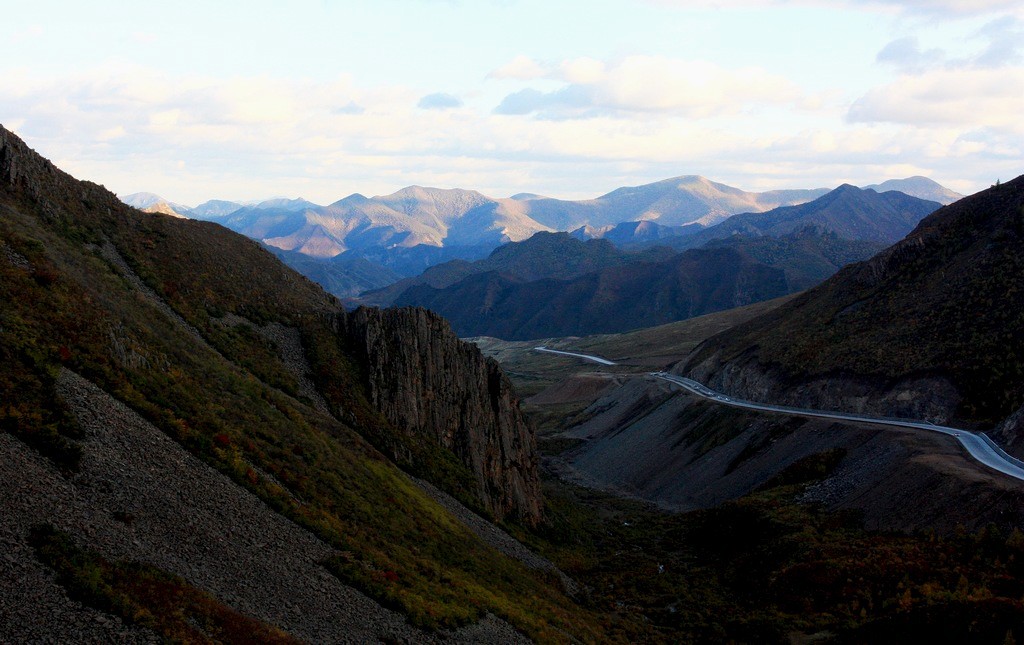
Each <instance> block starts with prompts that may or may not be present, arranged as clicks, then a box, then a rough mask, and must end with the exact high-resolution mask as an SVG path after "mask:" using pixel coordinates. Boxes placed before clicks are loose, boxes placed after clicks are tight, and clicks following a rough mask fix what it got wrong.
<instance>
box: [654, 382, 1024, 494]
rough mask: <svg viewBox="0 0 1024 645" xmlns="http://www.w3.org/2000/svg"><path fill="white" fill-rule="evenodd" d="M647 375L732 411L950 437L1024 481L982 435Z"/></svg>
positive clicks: (1022, 467) (1015, 463)
mask: <svg viewBox="0 0 1024 645" xmlns="http://www.w3.org/2000/svg"><path fill="white" fill-rule="evenodd" d="M651 376H654V377H657V378H660V379H663V380H665V381H668V382H669V383H673V384H675V385H679V386H682V387H684V388H686V389H687V390H689V391H690V392H693V393H694V394H696V395H698V396H702V397H704V398H706V399H710V400H712V401H716V402H718V403H721V404H723V405H730V406H732V407H734V408H746V409H749V410H762V411H765V412H782V413H785V414H795V415H799V416H802V417H820V418H822V419H837V420H839V421H856V422H858V423H875V424H879V425H886V426H898V427H901V428H913V429H915V430H925V431H928V432H938V433H940V434H945V435H949V436H951V437H953V438H954V439H956V440H957V441H959V442H960V445H962V446H963V447H964V449H965V450H967V453H968V454H969V455H970V456H971V457H973V458H974V459H975V460H976V461H978V462H980V463H982V464H984V465H986V466H988V467H989V468H991V469H993V470H997V471H999V472H1001V473H1003V474H1004V475H1009V476H1010V477H1013V478H1014V479H1019V480H1021V481H1024V462H1022V461H1021V460H1019V459H1015V458H1013V457H1011V456H1010V455H1008V454H1006V453H1005V452H1003V450H1002V449H1001V448H999V446H997V445H996V444H995V442H993V441H992V440H991V439H989V438H988V436H987V435H985V434H984V433H977V434H975V433H973V432H970V431H968V430H961V429H959V428H950V427H948V426H939V425H935V424H933V423H929V422H927V421H911V420H906V419H885V418H882V417H868V416H862V415H859V414H845V413H842V412H825V411H821V410H807V409H803V408H791V407H786V406H781V405H767V404H764V403H754V402H752V401H744V400H742V399H735V398H731V397H729V396H726V395H725V394H722V393H721V392H716V391H715V390H712V389H711V388H709V387H706V386H704V385H702V384H701V383H698V382H697V381H694V380H693V379H688V378H685V377H682V376H677V375H675V374H669V373H667V372H651Z"/></svg>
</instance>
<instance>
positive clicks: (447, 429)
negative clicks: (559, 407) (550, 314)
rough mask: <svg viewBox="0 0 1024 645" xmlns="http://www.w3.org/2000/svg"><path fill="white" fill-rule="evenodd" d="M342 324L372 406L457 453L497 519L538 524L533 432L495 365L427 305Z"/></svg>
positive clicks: (364, 314) (361, 314) (372, 312)
mask: <svg viewBox="0 0 1024 645" xmlns="http://www.w3.org/2000/svg"><path fill="white" fill-rule="evenodd" d="M343 321H344V322H343V323H342V329H341V330H340V331H341V333H342V334H343V335H344V336H345V337H346V340H347V341H348V343H349V346H350V347H351V348H352V351H353V352H354V353H356V354H357V358H358V360H359V362H360V363H361V364H364V365H366V366H367V372H366V385H367V387H368V390H369V394H370V399H371V402H372V404H373V406H374V407H375V408H376V409H377V410H378V411H380V412H381V413H382V414H383V415H384V416H385V417H386V418H387V419H388V420H389V421H390V422H391V423H392V424H394V425H395V426H396V427H397V428H399V429H400V430H401V431H402V432H405V433H409V434H419V435H426V436H429V437H431V438H433V440H434V441H436V442H437V443H438V444H439V445H441V446H443V447H444V448H447V449H448V450H450V451H452V452H453V453H455V454H456V455H457V456H458V457H459V458H460V459H461V460H462V461H463V463H465V464H466V465H467V466H468V467H469V468H470V469H471V470H472V472H473V474H474V475H475V476H476V478H477V483H478V493H479V497H480V499H481V501H482V502H483V503H484V504H485V506H486V507H487V509H488V510H489V511H490V512H491V513H493V514H494V515H495V516H496V517H498V518H503V517H506V516H514V517H518V518H520V519H522V520H524V521H526V522H528V523H536V522H537V521H538V520H539V519H540V517H541V493H540V482H539V479H538V475H537V456H536V454H537V453H536V437H535V436H534V432H533V429H532V428H531V427H530V426H529V425H528V424H527V422H526V419H525V418H524V417H523V414H522V412H521V411H520V409H519V401H518V399H517V397H516V394H515V391H514V390H513V388H512V384H511V382H510V381H509V380H508V378H507V377H506V376H505V375H504V374H503V373H502V371H501V368H500V367H499V366H498V364H497V363H496V362H495V361H493V360H492V359H485V358H484V357H483V355H482V354H481V353H480V350H478V349H477V348H476V346H474V345H470V344H468V343H464V342H462V341H461V340H459V338H458V337H457V336H456V335H455V334H454V332H452V330H451V328H450V327H449V326H448V323H447V322H445V320H444V319H443V318H441V317H440V316H438V315H436V314H434V313H431V312H429V311H426V310H424V309H414V308H405V309H386V310H380V309H369V308H360V309H357V310H356V311H354V312H351V313H349V314H348V315H347V316H345V317H344V319H343Z"/></svg>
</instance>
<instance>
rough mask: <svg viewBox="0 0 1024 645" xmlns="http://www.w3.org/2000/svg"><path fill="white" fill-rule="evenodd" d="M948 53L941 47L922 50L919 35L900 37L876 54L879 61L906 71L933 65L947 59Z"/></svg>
mask: <svg viewBox="0 0 1024 645" xmlns="http://www.w3.org/2000/svg"><path fill="white" fill-rule="evenodd" d="M945 59H946V53H945V52H944V51H943V50H941V49H929V50H922V49H921V45H920V43H918V40H917V37H915V36H907V37H905V38H898V39H896V40H894V41H892V42H890V43H889V44H888V45H886V46H885V47H883V48H882V50H881V51H879V52H878V55H877V56H875V60H877V61H878V62H879V63H886V64H889V65H892V66H894V67H896V68H897V69H902V70H906V71H918V70H923V69H925V68H928V67H933V66H935V65H938V64H940V63H942V62H943V61H945Z"/></svg>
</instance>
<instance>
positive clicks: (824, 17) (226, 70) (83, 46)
mask: <svg viewBox="0 0 1024 645" xmlns="http://www.w3.org/2000/svg"><path fill="white" fill-rule="evenodd" d="M25 4H26V5H27V6H19V7H17V8H13V9H10V8H9V9H7V10H6V11H5V19H4V22H3V24H0V47H2V49H0V51H2V52H3V54H4V55H3V56H0V75H2V76H0V78H3V79H4V82H3V83H0V123H3V125H4V126H6V127H8V128H11V129H13V130H14V131H15V132H17V133H18V134H19V135H20V136H22V137H23V138H25V139H26V140H27V141H28V143H29V144H30V145H32V146H33V147H35V148H36V149H38V150H39V151H40V152H42V153H43V154H45V155H47V156H48V157H50V158H51V159H53V160H54V161H55V162H56V163H58V165H60V166H62V167H64V168H66V169H67V170H69V171H70V172H72V173H73V174H75V175H77V176H80V177H83V178H87V179H91V180H94V181H98V182H100V183H103V184H105V185H106V186H107V187H108V188H111V189H112V190H115V191H116V192H118V193H122V194H123V193H129V192H135V191H142V190H148V191H153V192H157V193H160V194H162V195H163V196H165V197H167V198H168V199H171V200H174V201H178V202H181V203H186V204H192V205H194V204H196V203H198V202H200V201H203V200H205V199H210V198H227V199H250V198H259V197H263V196H268V195H287V196H293V197H294V196H303V197H306V198H307V199H311V200H313V201H317V202H319V203H327V202H331V201H334V200H336V199H339V198H341V197H343V196H345V195H347V194H350V193H352V192H362V193H364V194H384V193H389V192H392V191H394V190H397V189H398V188H401V187H403V186H406V185H410V184H419V185H430V186H439V187H463V188H475V189H478V190H481V191H482V192H485V193H487V194H489V195H493V196H499V197H500V196H507V195H510V194H513V193H516V192H521V191H530V192H538V193H543V194H548V195H552V196H557V197H566V198H581V197H593V196H596V195H599V194H602V193H604V192H607V191H609V190H612V189H613V188H616V187H618V186H621V185H635V184H640V183H646V182H649V181H655V180H659V179H663V178H666V177H670V176H675V175H683V174H701V175H704V176H707V177H709V178H711V179H714V180H717V181H722V182H724V183H728V184H731V185H735V186H738V187H741V188H745V189H748V190H761V189H771V188H784V187H817V186H834V185H838V184H839V183H842V182H847V181H849V182H852V183H858V184H867V183H875V182H878V181H881V180H884V179H887V178H893V177H904V176H909V175H913V174H925V175H928V176H931V177H933V178H934V179H936V180H938V181H940V182H942V183H944V184H946V185H947V186H949V187H951V188H954V189H956V190H959V191H961V192H965V193H969V192H973V191H976V190H979V189H981V188H984V187H986V186H988V185H989V184H991V183H993V182H994V181H995V180H996V179H997V178H998V179H1002V180H1007V179H1010V178H1012V177H1014V176H1016V175H1018V174H1020V173H1021V172H1024V163H1022V162H1024V123H1022V121H1024V120H1022V119H1021V118H1020V116H1021V115H1022V114H1024V56H1022V55H1024V47H1022V45H1021V44H1020V43H1022V42H1024V11H1022V10H1021V9H1020V8H1019V5H1020V3H1019V2H1008V1H1005V0H974V1H973V2H967V1H964V0H936V1H932V2H915V1H913V0H904V1H900V0H879V1H877V2H853V1H847V2H842V1H839V2H822V1H819V0H803V1H797V2H783V1H780V0H718V1H715V0H706V1H703V0H690V1H685V2H684V1H682V0H679V1H673V0H660V1H658V0H649V1H633V2H626V1H608V0H605V1H602V2H597V3H595V2H593V1H590V2H556V1H549V2H533V1H528V0H524V1H517V0H495V1H491V2H488V1H484V0H477V1H474V2H470V1H468V0H467V1H463V2H460V1H455V0H452V1H443V0H419V1H413V0H377V1H376V2H369V1H367V2H363V1H361V0H355V1H347V2H339V1H331V0H300V1H292V2H287V3H285V2H218V3H207V2H190V1H188V0H179V1H178V2H175V3H149V2H103V1H100V0H97V1H94V2H90V3H77V2H75V3H72V2H47V1H45V0H44V1H41V2H35V3H32V4H31V5H28V3H25ZM210 5H215V8H211V7H210Z"/></svg>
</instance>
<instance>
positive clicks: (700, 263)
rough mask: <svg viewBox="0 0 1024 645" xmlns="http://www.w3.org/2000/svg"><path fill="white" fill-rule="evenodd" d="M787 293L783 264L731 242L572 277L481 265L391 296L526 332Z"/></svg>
mask: <svg viewBox="0 0 1024 645" xmlns="http://www.w3.org/2000/svg"><path fill="white" fill-rule="evenodd" d="M785 293H786V279H785V275H784V274H783V272H782V271H781V270H779V269H774V268H771V267H768V266H766V265H764V264H761V263H759V262H755V261H753V260H751V259H750V258H749V257H747V256H744V255H743V254H741V253H739V252H737V251H735V250H733V249H708V250H703V249H701V250H694V251H688V252H686V253H684V254H681V255H678V256H675V257H673V258H672V259H670V260H667V261H664V262H659V263H646V262H645V263H636V264H629V265H625V266H618V267H611V268H607V269H602V270H600V271H595V272H591V273H587V274H585V275H583V276H580V277H578V278H574V279H571V280H556V279H545V280H537V281H532V282H519V281H517V280H515V279H514V278H511V277H506V276H505V275H503V274H500V273H497V272H488V273H480V274H475V275H472V276H470V277H468V278H466V279H464V280H462V281H460V282H458V283H457V284H454V285H452V286H450V287H447V288H444V289H435V288H432V287H429V286H425V285H421V286H414V287H412V288H410V289H407V290H406V291H405V292H404V293H403V294H402V295H401V296H400V297H399V298H398V299H397V300H396V303H395V304H397V305H406V304H410V303H414V302H415V303H417V306H422V307H426V308H427V309H430V310H432V311H436V312H437V313H439V314H441V315H442V316H444V317H445V318H446V319H447V320H449V321H450V322H451V324H452V327H453V328H454V329H455V331H456V332H457V333H458V334H459V335H460V336H494V337H497V338H503V339H506V340H517V339H518V340H525V339H530V338H546V337H550V336H574V335H580V334H584V333H605V332H619V331H626V330H629V329H636V328H638V327H649V326H652V325H658V324H663V323H667V322H671V321H674V320H681V319H683V318H690V317H692V316H697V315H700V314H703V313H708V312H711V311H718V310H722V309H729V308H732V307H737V306H741V305H745V304H750V303H752V302H757V301H760V300H768V299H770V298H774V297H777V296H780V295H783V294H785Z"/></svg>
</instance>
